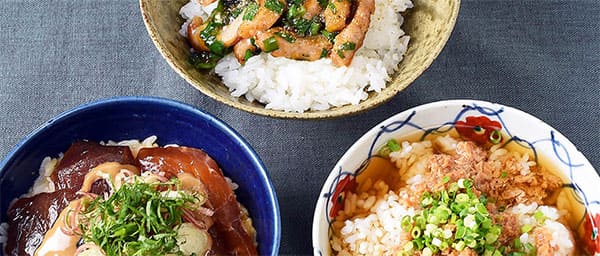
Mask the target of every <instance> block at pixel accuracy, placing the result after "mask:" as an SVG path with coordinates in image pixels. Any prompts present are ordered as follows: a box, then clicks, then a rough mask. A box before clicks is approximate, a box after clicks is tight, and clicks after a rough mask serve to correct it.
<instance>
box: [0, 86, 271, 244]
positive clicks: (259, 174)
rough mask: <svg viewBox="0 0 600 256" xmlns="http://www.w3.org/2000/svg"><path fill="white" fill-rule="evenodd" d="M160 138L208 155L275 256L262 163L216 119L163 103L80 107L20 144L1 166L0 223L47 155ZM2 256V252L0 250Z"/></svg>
mask: <svg viewBox="0 0 600 256" xmlns="http://www.w3.org/2000/svg"><path fill="white" fill-rule="evenodd" d="M151 135H156V136H158V143H159V145H165V144H178V145H182V146H189V147H196V148H200V149H203V150H204V151H206V152H207V153H208V154H209V155H210V156H211V157H212V158H214V159H215V160H216V161H217V163H218V164H219V165H220V167H221V168H222V170H223V172H224V173H225V175H226V176H228V177H230V178H231V179H232V180H233V181H234V182H236V183H237V184H238V185H239V188H238V189H237V190H236V194H237V197H238V200H239V201H240V202H241V203H242V204H244V206H246V207H247V208H248V211H249V212H250V216H251V218H252V220H253V223H254V226H255V228H256V231H257V240H258V250H259V253H260V254H261V255H277V254H278V251H279V242H280V238H281V220H280V216H279V204H278V202H277V198H276V195H275V190H274V189H273V185H272V184H271V181H270V178H269V175H268V173H267V171H266V169H265V167H264V165H263V164H262V161H261V160H260V158H259V157H258V155H257V154H256V152H254V150H253V149H252V148H251V147H250V145H249V144H248V142H246V140H245V139H244V138H242V137H241V136H240V135H239V134H238V133H237V132H236V131H234V130H233V129H232V128H231V127H229V126H228V125H227V124H225V123H224V122H223V121H221V120H219V119H217V118H215V117H214V116H212V115H210V114H208V113H206V112H203V111H201V110H198V109H196V108H194V107H192V106H189V105H186V104H183V103H179V102H176V101H171V100H167V99H162V98H152V97H119V98H110V99H104V100H100V101H97V102H93V103H90V104H86V105H82V106H79V107H77V108H74V109H72V110H69V111H67V112H65V113H62V114H60V115H59V116H58V117H56V118H54V119H52V120H50V121H48V122H47V123H45V124H44V125H42V126H41V127H40V128H38V129H37V130H35V131H33V132H32V133H31V134H30V135H28V136H27V137H26V138H25V139H23V140H22V141H21V142H19V143H18V144H17V145H16V146H15V147H14V148H13V149H12V150H11V151H10V152H9V153H8V155H7V156H6V158H5V159H4V160H2V162H0V222H6V212H7V209H8V206H9V204H10V203H11V201H12V200H13V199H14V198H17V197H19V196H21V195H22V194H24V193H26V192H27V191H28V189H29V188H30V187H31V186H32V185H33V182H34V180H35V178H36V177H37V176H38V170H39V166H40V163H41V161H42V159H43V158H44V157H45V156H53V157H56V156H58V154H59V153H61V152H65V151H66V150H67V149H68V148H69V146H70V145H71V143H72V142H74V141H76V140H81V139H87V140H90V141H107V140H113V141H119V140H125V139H144V138H146V137H148V136H151ZM0 255H2V252H1V250H0Z"/></svg>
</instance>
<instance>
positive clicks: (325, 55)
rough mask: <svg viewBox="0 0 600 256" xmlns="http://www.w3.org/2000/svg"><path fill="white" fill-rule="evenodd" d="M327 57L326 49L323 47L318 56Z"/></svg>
mask: <svg viewBox="0 0 600 256" xmlns="http://www.w3.org/2000/svg"><path fill="white" fill-rule="evenodd" d="M325 57H327V49H325V48H323V49H321V56H319V58H325Z"/></svg>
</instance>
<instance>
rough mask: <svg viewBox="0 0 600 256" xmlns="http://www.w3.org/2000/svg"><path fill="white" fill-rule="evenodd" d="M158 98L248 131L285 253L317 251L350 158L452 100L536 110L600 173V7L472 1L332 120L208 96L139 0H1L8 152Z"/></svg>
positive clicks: (1, 105)
mask: <svg viewBox="0 0 600 256" xmlns="http://www.w3.org/2000/svg"><path fill="white" fill-rule="evenodd" d="M121 95H151V96H160V97H166V98H171V99H175V100H179V101H183V102H186V103H190V104H193V105H195V106H198V107H200V108H202V109H204V110H206V111H208V112H210V113H212V114H214V115H215V116H217V117H218V118H220V119H222V120H224V121H225V122H227V123H229V124H230V125H231V126H232V127H233V128H234V129H236V130H237V131H239V132H240V134H241V135H242V136H244V137H245V138H246V139H247V140H248V141H249V142H250V144H251V145H252V146H253V147H254V149H255V150H256V151H257V152H258V154H259V155H260V156H261V158H262V159H263V160H264V162H265V165H266V167H267V169H268V170H269V172H270V174H271V177H272V180H273V184H274V185H275V188H276V190H277V195H278V197H279V203H280V207H281V217H282V222H283V225H282V241H281V249H280V253H281V254H283V255H290V254H310V253H311V223H312V210H313V209H314V205H315V202H316V199H317V197H318V193H319V189H320V187H321V185H322V183H323V182H324V181H325V178H326V176H327V174H328V172H329V171H330V170H331V168H332V167H333V166H334V164H335V163H336V161H337V160H338V158H339V157H341V155H342V154H343V153H344V151H345V150H346V149H347V148H348V147H349V146H350V145H351V144H352V143H353V142H354V141H355V140H356V139H358V138H359V137H360V136H361V135H362V134H363V133H364V132H366V131H367V130H368V129H370V128H371V127H372V126H374V125H376V124H377V123H379V122H380V121H382V120H384V119H386V118H387V117H390V116H392V115H393V114H395V113H398V112H400V111H402V110H405V109H407V108H410V107H413V106H416V105H419V104H423V103H428V102H432V101H437V100H442V99H455V98H474V99H481V100H487V101H492V102H498V103H502V104H505V105H509V106H513V107H516V108H519V109H521V110H524V111H526V112H528V113H531V114H533V115H535V116H537V117H539V118H540V119H542V120H544V121H545V122H547V123H548V124H550V125H551V126H553V127H554V128H556V129H557V130H558V131H560V132H561V133H563V134H564V135H565V136H567V137H568V138H569V139H570V140H571V141H572V142H573V143H574V144H575V145H576V146H577V147H578V148H579V150H581V151H582V152H583V154H584V155H586V156H587V158H588V159H589V160H590V161H591V163H592V165H593V166H595V168H596V169H597V170H598V169H599V168H600V147H599V143H600V110H599V109H600V1H598V0H581V1H566V0H565V1H549V0H537V1H533V0H528V1H506V0H496V1H488V0H464V1H463V3H462V7H461V11H460V15H459V18H458V22H457V24H456V28H455V30H454V33H453V35H452V36H451V38H450V40H449V42H448V44H447V45H446V47H445V49H444V50H443V51H442V53H441V54H440V56H439V57H438V58H437V60H436V61H435V62H434V63H433V65H432V66H431V67H430V68H429V69H428V70H427V71H426V72H425V73H424V74H423V75H422V76H421V77H420V78H419V79H417V80H416V81H415V82H414V83H413V84H412V85H411V86H410V87H408V88H407V89H406V90H405V91H403V92H402V93H400V94H399V95H397V96H396V97H394V98H393V99H392V100H391V101H390V102H388V103H387V104H384V105H382V106H380V107H378V108H376V109H374V110H371V111H368V112H366V113H362V114H360V115H356V116H352V117H347V118H340V119H335V120H326V121H296V120H278V119H271V118H267V117H261V116H256V115H252V114H249V113H245V112H242V111H239V110H236V109H233V108H230V107H227V106H224V105H222V104H219V103H217V102H216V101H214V100H212V99H210V98H208V97H206V96H204V95H202V94H200V93H199V92H198V91H196V90H195V89H193V88H192V87H191V86H189V85H188V84H186V82H185V81H184V80H183V79H181V78H180V77H179V76H178V75H177V74H176V73H175V72H174V71H172V70H171V69H170V67H169V66H168V65H167V63H166V62H165V61H164V60H163V59H162V57H161V56H160V55H159V53H158V51H157V50H156V49H155V48H154V45H153V44H152V42H151V40H150V38H149V37H148V35H147V34H146V29H145V27H144V24H143V22H142V18H141V15H140V12H139V7H138V3H137V1H122V0H77V1H73V0H60V1H59V0H53V1H39V0H1V1H0V132H1V134H2V136H0V156H5V155H6V153H7V152H8V151H9V150H10V148H12V147H13V146H14V145H15V144H16V143H17V142H18V141H19V140H20V139H21V138H22V137H23V136H25V135H26V134H28V133H29V132H30V131H32V130H33V129H35V128H36V127H38V126H39V125H41V124H43V123H44V122H45V121H46V120H48V119H50V118H51V117H53V116H55V115H56V114H58V113H60V112H63V111H65V110H67V109H69V108H72V107H75V106H77V105H79V104H82V103H85V102H89V101H93V100H96V99H99V98H104V97H111V96H121Z"/></svg>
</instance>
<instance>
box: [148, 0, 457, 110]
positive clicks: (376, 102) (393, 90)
mask: <svg viewBox="0 0 600 256" xmlns="http://www.w3.org/2000/svg"><path fill="white" fill-rule="evenodd" d="M147 1H150V0H139V6H140V12H141V13H142V19H143V21H144V25H145V27H146V30H147V32H148V34H149V36H150V39H151V40H152V43H153V44H154V46H155V48H156V49H157V50H158V52H159V53H160V54H161V56H162V57H163V59H164V60H166V61H167V63H168V64H169V66H171V68H172V69H173V70H174V71H175V72H176V73H177V74H178V75H179V76H180V77H182V78H183V79H184V80H185V81H186V82H187V83H188V84H190V85H191V86H193V87H194V88H195V89H197V90H199V91H200V92H201V93H203V94H205V95H207V96H209V97H210V98H212V99H214V100H216V101H218V102H220V103H224V104H225V105H228V106H230V107H233V108H236V109H239V110H243V111H246V112H249V113H253V114H257V115H261V116H267V117H273V118H281V119H305V120H308V119H333V118H339V117H343V116H352V115H356V114H359V113H362V112H365V111H367V110H369V109H373V108H376V107H378V106H380V105H382V104H383V103H385V102H388V101H390V100H391V99H392V98H394V96H395V95H397V94H398V93H399V92H400V91H402V90H404V89H405V88H407V87H408V86H409V85H411V84H412V83H413V82H414V81H415V80H416V79H417V78H418V77H419V76H421V75H422V74H423V73H424V72H425V71H426V70H427V69H429V67H430V66H431V64H432V63H433V61H435V59H437V57H438V56H439V54H440V53H441V52H442V50H443V49H444V47H445V46H446V44H447V43H448V40H449V39H450V36H451V35H452V33H453V31H454V29H455V27H456V21H457V19H458V13H459V11H460V5H461V0H453V1H454V2H455V5H454V8H453V10H452V13H451V16H450V20H449V22H448V24H449V26H450V29H449V30H448V33H446V34H444V35H443V36H442V37H441V38H440V40H439V41H438V43H437V44H436V46H435V47H434V54H433V55H432V56H431V57H430V58H427V59H426V60H425V61H424V62H423V63H424V65H423V67H422V68H421V69H419V70H417V71H415V72H413V73H412V74H411V75H409V76H406V77H403V78H402V79H401V81H402V82H401V83H400V84H399V86H391V84H389V82H386V84H387V85H386V87H385V88H384V89H383V90H382V91H381V92H378V95H381V94H383V93H385V94H386V95H384V96H382V97H375V98H373V99H372V101H371V103H370V105H364V104H363V103H364V102H366V101H365V100H362V101H360V102H359V103H358V104H357V105H351V104H349V105H344V106H340V107H332V108H329V109H327V110H318V111H317V110H309V111H305V112H286V111H283V110H274V109H266V108H265V107H264V106H263V107H253V106H250V105H246V104H243V103H241V102H239V101H235V100H232V99H230V98H228V97H224V96H221V95H218V94H216V93H214V92H212V91H210V90H208V89H206V88H205V87H203V86H202V84H201V83H200V82H198V81H195V80H194V79H193V78H192V76H191V75H188V74H187V73H186V72H185V70H184V69H183V67H182V66H181V65H179V64H178V63H176V62H175V61H173V59H174V56H173V54H172V53H171V52H170V51H169V50H168V49H167V47H166V45H165V43H164V42H163V41H162V40H160V39H159V38H160V37H159V36H158V32H157V29H156V26H154V25H152V22H153V20H152V19H151V17H150V16H149V15H148V8H147V6H146V2H147ZM413 1H414V0H413ZM409 47H410V43H409ZM221 86H225V85H221ZM384 90H386V91H384ZM230 97H233V96H230ZM240 97H241V96H240ZM238 98H239V97H238ZM258 104H262V103H258Z"/></svg>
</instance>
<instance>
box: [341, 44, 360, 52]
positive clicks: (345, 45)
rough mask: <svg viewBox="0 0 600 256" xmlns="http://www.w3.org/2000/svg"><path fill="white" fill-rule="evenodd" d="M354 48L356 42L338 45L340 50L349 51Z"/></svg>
mask: <svg viewBox="0 0 600 256" xmlns="http://www.w3.org/2000/svg"><path fill="white" fill-rule="evenodd" d="M354 49H356V44H355V43H353V42H345V43H343V44H342V45H340V50H344V51H351V50H354Z"/></svg>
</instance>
